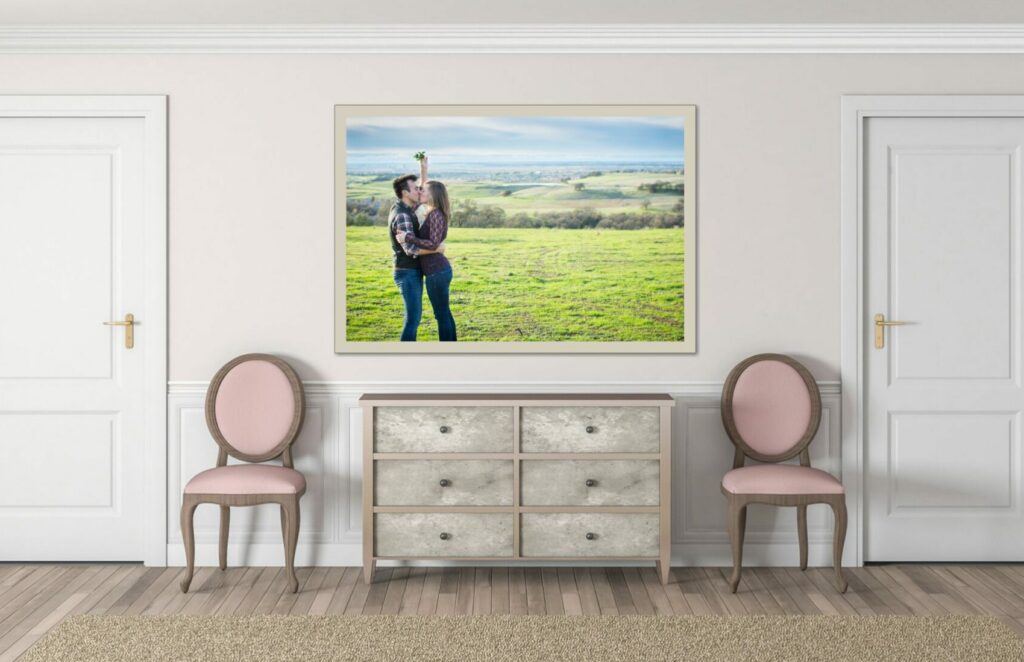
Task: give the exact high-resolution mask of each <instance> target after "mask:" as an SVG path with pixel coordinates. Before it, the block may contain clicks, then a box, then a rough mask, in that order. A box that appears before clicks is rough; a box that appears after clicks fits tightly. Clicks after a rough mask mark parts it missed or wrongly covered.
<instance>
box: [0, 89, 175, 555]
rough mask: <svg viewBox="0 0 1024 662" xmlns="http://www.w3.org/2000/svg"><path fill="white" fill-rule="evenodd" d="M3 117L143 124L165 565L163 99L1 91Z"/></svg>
mask: <svg viewBox="0 0 1024 662" xmlns="http://www.w3.org/2000/svg"><path fill="white" fill-rule="evenodd" d="M0 117H118V118H123V117H137V118H140V119H142V121H143V123H144V129H143V131H144V138H143V140H144V145H145V156H144V158H145V168H146V172H145V177H144V187H145V188H144V194H143V197H144V201H143V205H144V212H143V219H142V222H143V237H144V239H143V241H144V243H145V248H144V250H145V260H144V267H143V269H144V279H145V285H144V288H143V298H144V303H145V310H146V319H144V320H142V323H143V324H145V328H146V334H145V336H146V343H147V346H146V353H145V364H144V386H143V388H144V394H143V417H144V442H145V446H144V450H143V462H144V466H143V471H144V476H143V478H144V485H145V494H143V495H142V498H143V499H144V500H145V505H144V510H143V513H144V517H145V531H144V532H143V554H144V558H143V561H144V562H145V564H146V565H147V566H165V565H167V521H166V519H167V515H166V513H167V503H166V501H167V489H166V484H167V97H166V96H165V95H140V96H132V95H88V96H86V95H82V96H77V95H53V96H51V95H0Z"/></svg>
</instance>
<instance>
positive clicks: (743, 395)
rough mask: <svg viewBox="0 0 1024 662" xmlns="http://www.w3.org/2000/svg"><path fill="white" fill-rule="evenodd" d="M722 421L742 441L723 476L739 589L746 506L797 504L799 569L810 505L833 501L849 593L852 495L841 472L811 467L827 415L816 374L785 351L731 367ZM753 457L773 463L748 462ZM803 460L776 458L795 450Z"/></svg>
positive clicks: (835, 551)
mask: <svg viewBox="0 0 1024 662" xmlns="http://www.w3.org/2000/svg"><path fill="white" fill-rule="evenodd" d="M722 422H723V423H724V424H725V431H726V432H727V433H728V435H729V439H731V440H732V443H733V445H734V446H735V447H736V455H735V458H734V460H733V469H732V471H730V472H728V473H727V474H725V477H724V478H723V479H722V493H723V494H725V497H726V499H728V501H729V542H730V543H731V544H732V578H731V579H730V587H731V589H732V592H733V593H735V592H736V587H737V586H738V585H739V583H740V571H741V568H742V565H743V536H744V532H745V530H746V524H747V505H748V504H751V503H765V504H770V505H774V506H795V507H796V513H797V520H796V521H797V535H798V537H799V539H800V569H801V570H806V569H807V506H808V505H809V504H812V503H827V504H829V505H830V506H831V507H832V511H833V512H834V513H835V520H836V523H835V533H834V537H833V540H832V560H833V563H834V565H835V574H836V577H835V581H836V588H837V589H838V590H839V592H840V593H845V592H846V580H845V579H843V572H842V564H841V559H842V557H843V541H844V540H845V539H846V494H845V493H844V491H843V484H842V483H840V482H839V481H838V480H837V479H836V478H835V477H834V476H832V475H831V474H828V473H826V472H824V471H821V470H819V469H812V468H811V458H810V454H809V453H808V451H807V447H808V445H809V444H810V443H811V439H813V438H814V434H815V433H816V432H817V431H818V424H819V423H820V422H821V396H820V395H819V393H818V385H817V383H816V382H815V381H814V378H813V377H812V376H811V373H810V372H808V371H807V369H806V368H805V367H804V366H803V365H801V364H800V363H799V362H797V361H796V360H794V359H792V358H790V357H788V356H785V355H783V354H758V355H756V356H751V357H750V358H748V359H745V360H744V361H742V362H741V363H740V364H739V365H737V366H736V367H735V368H733V369H732V372H730V373H729V377H728V378H727V379H726V380H725V388H724V389H723V391H722ZM747 456H750V457H751V458H753V459H755V460H757V461H759V462H764V463H768V464H759V465H752V466H749V467H745V466H743V464H744V460H745V458H746V457H747ZM796 456H799V457H800V464H799V466H797V465H792V464H777V463H780V462H784V461H786V460H789V459H791V458H793V457H796Z"/></svg>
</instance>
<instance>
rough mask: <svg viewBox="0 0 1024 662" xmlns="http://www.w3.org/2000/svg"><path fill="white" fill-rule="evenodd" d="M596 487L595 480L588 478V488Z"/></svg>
mask: <svg viewBox="0 0 1024 662" xmlns="http://www.w3.org/2000/svg"><path fill="white" fill-rule="evenodd" d="M594 485H597V481H596V480H594V479H593V478H588V479H587V487H593V486H594Z"/></svg>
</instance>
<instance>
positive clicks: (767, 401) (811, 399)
mask: <svg viewBox="0 0 1024 662" xmlns="http://www.w3.org/2000/svg"><path fill="white" fill-rule="evenodd" d="M722 423H723V424H724V425H725V432H726V434H728V435H729V439H730V440H731V441H732V443H733V445H734V446H735V447H736V459H735V461H734V463H733V467H734V468H736V467H741V466H743V459H744V456H747V455H749V456H750V457H752V458H754V459H755V460H757V461H759V462H784V461H786V460H788V459H790V458H792V457H794V456H796V455H799V456H800V464H801V465H803V466H805V467H806V466H810V457H809V455H808V452H807V446H808V445H809V444H810V443H811V439H813V438H814V435H815V434H816V433H817V431H818V425H819V424H820V423H821V395H820V394H819V392H818V385H817V383H816V382H815V381H814V377H812V376H811V373H810V372H809V371H808V370H807V368H805V367H804V366H803V365H802V364H801V363H800V362H799V361H797V360H796V359H794V358H791V357H789V356H786V355H785V354H757V355H755V356H751V357H749V358H747V359H744V360H743V361H741V362H740V363H739V364H738V365H737V366H736V367H735V368H733V369H732V371H731V372H730V373H729V376H728V377H727V378H726V380H725V386H724V388H723V390H722Z"/></svg>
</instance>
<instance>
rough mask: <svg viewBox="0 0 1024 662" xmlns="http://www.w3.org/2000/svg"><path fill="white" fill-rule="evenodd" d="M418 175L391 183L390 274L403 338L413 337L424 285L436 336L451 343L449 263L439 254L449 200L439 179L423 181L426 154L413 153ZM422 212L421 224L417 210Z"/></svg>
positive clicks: (449, 212)
mask: <svg viewBox="0 0 1024 662" xmlns="http://www.w3.org/2000/svg"><path fill="white" fill-rule="evenodd" d="M416 158H417V159H418V160H419V162H420V177H419V181H418V182H417V181H416V175H402V176H401V177H396V178H395V179H394V180H393V181H392V182H391V184H392V186H393V187H394V190H395V197H396V198H397V200H396V201H395V203H394V205H392V207H391V212H390V213H389V214H388V234H389V235H390V238H391V252H392V253H393V254H394V265H395V271H394V278H395V285H397V286H398V291H399V292H401V293H402V301H403V303H404V304H405V324H404V326H403V327H402V338H401V339H402V340H403V341H405V340H410V341H415V340H416V330H417V329H418V328H419V325H420V318H421V317H422V315H423V286H424V284H425V285H426V288H427V297H428V298H429V299H430V305H431V307H432V308H433V309H434V319H436V320H437V335H438V339H439V340H441V341H442V342H447V341H451V342H454V341H455V340H456V339H457V338H456V333H455V317H453V316H452V309H451V304H450V302H449V292H450V290H451V284H452V265H451V263H450V262H448V259H447V258H446V257H445V256H444V240H445V238H446V237H447V236H448V222H449V220H450V219H451V204H450V203H449V201H448V189H447V188H445V185H444V184H442V183H441V182H438V181H430V180H428V179H427V155H426V154H424V153H423V152H420V153H418V154H416ZM420 207H422V208H423V209H422V210H421V211H422V212H425V213H424V217H423V223H420V220H419V219H420V217H419V216H418V215H417V213H416V212H417V210H418V209H419V208H420Z"/></svg>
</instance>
